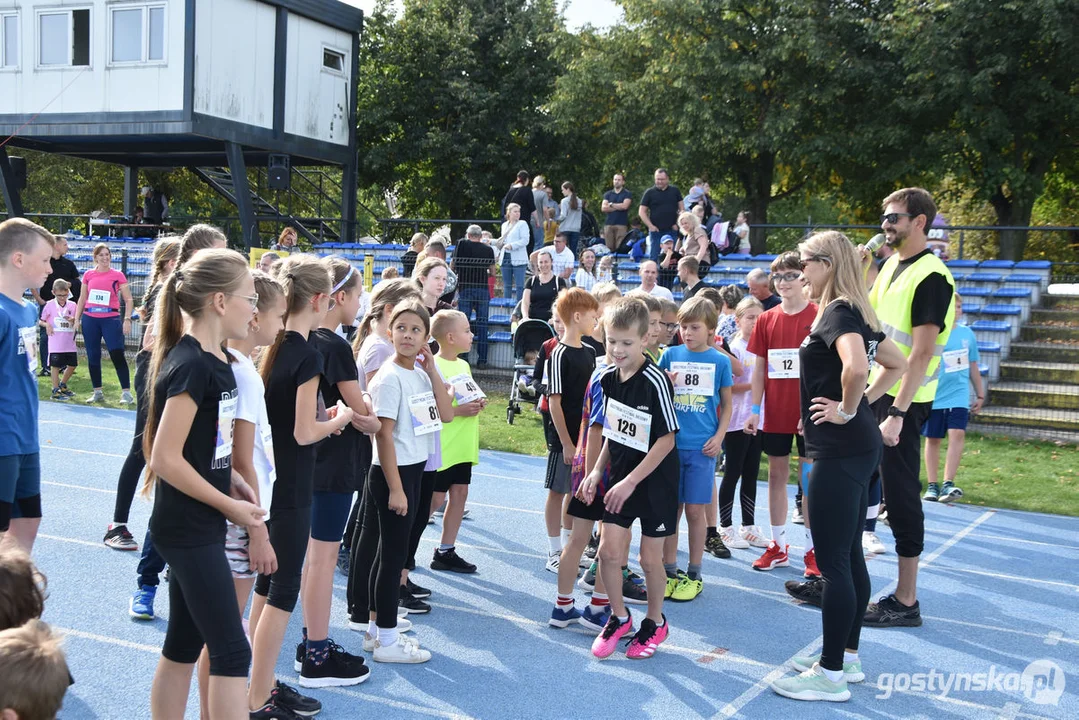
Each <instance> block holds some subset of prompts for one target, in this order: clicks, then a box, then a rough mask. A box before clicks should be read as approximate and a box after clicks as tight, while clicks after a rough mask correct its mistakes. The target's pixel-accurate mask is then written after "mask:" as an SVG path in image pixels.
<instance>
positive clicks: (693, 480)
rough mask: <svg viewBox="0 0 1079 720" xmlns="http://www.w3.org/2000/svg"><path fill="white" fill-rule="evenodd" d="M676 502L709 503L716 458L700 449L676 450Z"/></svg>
mask: <svg viewBox="0 0 1079 720" xmlns="http://www.w3.org/2000/svg"><path fill="white" fill-rule="evenodd" d="M678 465H679V472H678V502H679V503H683V504H684V503H688V504H690V505H711V504H712V488H714V487H715V484H716V458H714V457H708V456H707V455H705V454H704V453H703V452H701V451H700V450H679V451H678Z"/></svg>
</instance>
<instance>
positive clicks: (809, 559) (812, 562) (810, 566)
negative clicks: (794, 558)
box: [803, 550, 820, 579]
mask: <svg viewBox="0 0 1079 720" xmlns="http://www.w3.org/2000/svg"><path fill="white" fill-rule="evenodd" d="M805 563H806V571H805V573H804V574H803V577H805V578H807V579H808V578H819V577H820V570H818V569H817V553H815V552H813V551H812V550H810V551H809V552H807V553H806V557H805Z"/></svg>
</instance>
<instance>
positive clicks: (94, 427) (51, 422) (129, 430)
mask: <svg viewBox="0 0 1079 720" xmlns="http://www.w3.org/2000/svg"><path fill="white" fill-rule="evenodd" d="M38 423H39V424H41V425H63V426H64V427H73V428H79V429H80V430H108V431H109V432H122V433H127V434H128V435H131V434H132V433H134V432H135V428H134V425H132V426H131V427H129V428H115V427H108V426H106V425H85V424H81V423H70V422H64V421H63V420H39V421H38Z"/></svg>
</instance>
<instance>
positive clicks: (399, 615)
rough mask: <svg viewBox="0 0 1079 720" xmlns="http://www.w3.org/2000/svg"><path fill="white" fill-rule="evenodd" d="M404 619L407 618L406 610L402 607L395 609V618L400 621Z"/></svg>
mask: <svg viewBox="0 0 1079 720" xmlns="http://www.w3.org/2000/svg"><path fill="white" fill-rule="evenodd" d="M405 617H408V608H403V607H399V608H397V618H398V619H400V618H405Z"/></svg>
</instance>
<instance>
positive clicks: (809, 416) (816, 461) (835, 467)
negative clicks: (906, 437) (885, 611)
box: [772, 232, 906, 701]
mask: <svg viewBox="0 0 1079 720" xmlns="http://www.w3.org/2000/svg"><path fill="white" fill-rule="evenodd" d="M799 252H800V255H801V265H802V272H803V273H804V274H805V278H806V280H807V281H808V282H809V284H810V285H811V286H812V288H813V294H814V295H815V296H818V297H819V298H820V305H819V307H818V311H817V317H816V319H815V320H814V322H813V327H812V330H811V331H810V334H809V337H807V338H806V339H805V340H804V341H803V342H802V347H801V349H800V350H799V357H800V364H801V368H802V373H801V377H800V379H799V383H800V389H801V410H802V417H801V423H802V426H803V432H804V435H805V444H806V454H807V455H808V456H809V457H810V458H812V459H813V469H812V470H810V473H809V487H808V488H807V489H806V501H807V502H808V503H809V506H810V508H811V509H812V511H813V513H812V514H813V540H814V543H815V545H816V555H817V567H819V568H820V571H821V574H822V576H823V577H822V578H821V579H811V580H809V581H808V582H805V583H802V584H797V583H789V584H788V587H787V590H788V592H790V593H791V594H792V595H794V596H795V597H798V598H800V599H803V600H807V601H809V602H813V603H814V604H819V605H820V606H821V610H822V613H821V615H822V622H823V625H824V648H823V651H822V653H821V655H820V656H818V657H810V658H795V660H794V665H795V667H796V668H797V669H799V670H802V671H804V672H802V674H801V675H796V676H794V677H789V678H783V679H781V680H777V681H776V682H774V683H772V689H773V690H775V691H776V692H777V693H779V694H780V695H783V696H785V697H791V698H794V699H796V700H823V699H829V700H838V701H842V700H847V699H848V698H849V697H850V691H849V690H847V681H848V679H849V680H851V681H855V682H856V681H858V680H861V679H862V678H863V677H864V675H863V674H862V670H861V661H860V660H859V659H858V642H859V636H860V634H861V629H862V618H863V616H864V615H865V610H866V605H867V604H868V603H869V591H870V585H869V573H868V571H867V570H866V566H865V555H864V553H863V551H862V533H861V531H862V523H863V522H864V520H865V511H866V505H867V504H868V502H869V478H870V476H871V475H872V474H873V471H874V469H875V468H876V467H877V466H878V465H879V464H880V458H881V449H882V448H883V443H882V441H881V434H880V429H879V428H878V427H877V422H876V420H875V419H874V416H873V413H872V411H871V410H870V409H869V403H870V402H872V401H873V400H876V399H877V398H879V397H880V396H881V395H883V394H884V392H885V391H886V390H887V389H888V388H890V387H891V386H892V385H893V384H894V383H895V382H896V381H897V380H898V379H899V378H900V376H901V375H902V374H903V372H904V370H905V369H906V360H905V359H904V357H903V354H902V353H901V352H900V350H899V348H898V347H896V345H895V344H894V343H892V341H891V340H889V339H887V338H886V337H885V336H884V333H882V332H881V325H880V321H879V320H878V319H877V316H876V313H875V312H874V311H873V307H872V306H871V305H870V304H869V297H868V295H867V294H866V290H865V284H864V282H863V280H862V269H861V261H860V259H859V257H858V252H857V251H856V250H855V249H854V246H853V245H852V244H851V242H850V241H849V240H848V239H847V237H846V236H845V235H843V234H842V233H838V232H824V233H817V234H816V235H813V236H812V237H810V238H809V239H808V240H806V241H805V242H804V243H802V244H801V245H800V246H799ZM874 360H875V361H876V362H877V364H878V365H880V366H881V367H883V368H884V370H885V372H884V373H882V374H881V375H880V376H879V377H878V378H877V379H876V380H875V381H874V382H873V384H872V385H870V386H869V388H868V389H866V380H867V379H868V377H869V366H870V363H872V362H873V361H874Z"/></svg>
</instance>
